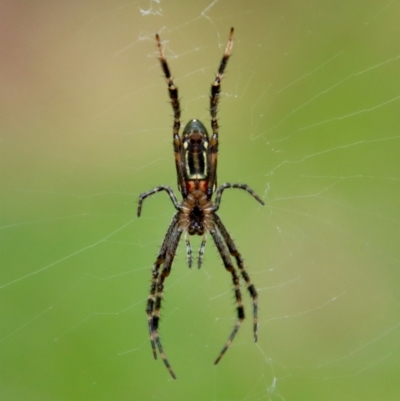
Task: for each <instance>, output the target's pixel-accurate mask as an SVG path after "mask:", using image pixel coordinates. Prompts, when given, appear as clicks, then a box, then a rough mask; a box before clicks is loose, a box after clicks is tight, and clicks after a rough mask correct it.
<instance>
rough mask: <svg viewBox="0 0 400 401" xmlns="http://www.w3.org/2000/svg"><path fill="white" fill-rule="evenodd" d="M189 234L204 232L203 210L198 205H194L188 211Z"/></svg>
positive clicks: (201, 233)
mask: <svg viewBox="0 0 400 401" xmlns="http://www.w3.org/2000/svg"><path fill="white" fill-rule="evenodd" d="M189 221H190V223H189V227H188V233H189V235H195V234H197V235H203V234H204V224H203V222H204V212H203V210H202V209H201V208H200V207H199V206H198V205H195V206H194V207H193V208H192V210H191V211H190V213H189Z"/></svg>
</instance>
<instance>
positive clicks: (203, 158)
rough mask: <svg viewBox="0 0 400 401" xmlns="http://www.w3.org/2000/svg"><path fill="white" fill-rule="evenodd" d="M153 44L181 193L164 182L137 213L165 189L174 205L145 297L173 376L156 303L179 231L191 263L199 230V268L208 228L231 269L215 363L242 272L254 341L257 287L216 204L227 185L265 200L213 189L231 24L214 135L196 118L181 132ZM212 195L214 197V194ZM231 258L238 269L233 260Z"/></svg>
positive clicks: (213, 101) (153, 337)
mask: <svg viewBox="0 0 400 401" xmlns="http://www.w3.org/2000/svg"><path fill="white" fill-rule="evenodd" d="M156 41H157V46H158V50H159V55H160V57H159V58H160V63H161V67H162V70H163V72H164V75H165V78H166V81H167V85H168V91H169V96H170V100H171V105H172V109H173V112H174V124H173V132H172V135H173V148H174V154H175V166H176V172H177V181H178V189H179V191H180V193H181V195H182V198H183V199H182V201H181V202H180V203H179V202H178V200H177V198H176V196H175V194H174V192H173V190H172V189H171V188H170V187H168V186H164V185H161V186H158V187H156V188H154V189H152V190H151V191H149V192H145V193H142V194H141V195H140V196H139V204H138V211H137V213H138V216H140V214H141V210H142V204H143V201H144V200H145V199H146V198H147V197H148V196H151V195H153V194H155V193H157V192H160V191H166V192H167V193H168V195H169V197H170V199H171V201H172V203H173V205H174V207H175V209H176V210H177V213H176V214H175V215H174V217H173V218H172V221H171V223H170V225H169V228H168V230H167V233H166V235H165V237H164V241H163V243H162V245H161V248H160V251H159V253H158V256H157V259H156V261H155V263H154V267H153V270H152V281H151V285H150V294H149V297H148V300H147V306H146V313H147V321H148V328H149V333H150V343H151V347H152V351H153V356H154V358H155V359H156V358H157V350H156V348H158V351H159V353H160V354H161V357H162V359H163V361H164V364H165V366H166V367H167V369H168V370H169V372H170V374H171V376H172V377H173V378H174V379H176V376H175V373H174V372H173V370H172V368H171V365H170V364H169V362H168V360H167V358H166V356H165V353H164V350H163V347H162V344H161V341H160V338H159V335H158V325H159V316H160V308H161V302H162V297H163V290H164V280H165V278H166V277H168V276H169V274H170V272H171V268H172V263H173V260H174V257H175V253H176V250H177V247H178V244H179V241H180V238H181V236H182V234H183V233H185V242H186V252H187V260H188V265H189V267H191V266H192V248H191V245H190V241H189V236H191V235H200V236H202V237H203V238H202V242H201V245H200V249H199V256H198V263H197V265H198V267H199V268H200V267H201V264H202V259H203V254H204V249H205V244H206V236H207V233H210V235H211V237H212V238H213V240H214V243H215V245H216V247H217V249H218V252H219V254H220V256H221V259H222V261H223V264H224V267H225V269H226V270H227V271H228V272H229V273H230V274H231V277H232V283H233V287H234V294H235V298H236V302H237V321H236V324H235V326H234V328H233V330H232V333H231V335H230V336H229V338H228V341H227V342H226V344H225V346H224V347H223V348H222V350H221V352H220V354H219V356H218V358H217V359H216V361H215V364H217V363H218V362H219V360H220V359H221V358H222V356H223V355H224V354H225V352H226V351H227V349H228V348H229V346H230V344H231V343H232V341H233V339H234V337H235V335H236V333H237V332H238V330H239V328H240V325H241V323H242V321H243V319H244V317H245V314H244V307H243V302H242V295H241V290H240V277H241V278H242V279H243V281H244V282H245V284H246V287H247V289H248V291H249V294H250V296H251V298H252V301H253V335H254V341H257V305H258V304H257V290H256V289H255V287H254V285H253V284H252V283H251V281H250V277H249V275H248V273H247V271H246V269H245V267H244V263H243V259H242V257H241V255H240V253H239V251H238V250H237V248H236V245H235V243H234V242H233V240H232V238H231V236H230V234H229V232H228V230H227V229H226V228H225V226H224V224H223V223H222V221H221V219H220V217H219V216H218V214H217V213H216V212H217V211H218V209H219V205H220V202H221V197H222V193H223V191H224V190H225V189H228V188H238V189H242V190H244V191H247V192H248V193H249V194H250V195H252V196H253V197H254V198H255V199H256V200H257V201H258V202H259V203H261V204H262V205H264V202H263V201H262V200H261V198H260V197H259V196H258V195H256V194H255V192H254V191H253V190H252V189H251V188H249V187H248V186H247V185H246V184H229V183H226V184H223V185H221V186H220V187H219V188H218V189H217V157H218V121H217V106H218V99H219V94H220V83H221V79H222V76H223V73H224V70H225V67H226V65H227V62H228V59H229V56H230V51H231V48H232V42H233V28H232V29H231V32H230V36H229V39H228V44H227V47H226V49H225V52H224V55H223V57H222V60H221V62H220V66H219V69H218V73H217V75H216V77H215V80H214V83H213V84H212V86H211V96H210V114H211V128H212V134H211V136H209V135H208V133H207V130H206V128H205V126H204V125H203V124H202V123H201V122H200V121H199V120H196V119H194V120H190V121H189V122H188V123H187V125H186V126H185V128H184V129H183V131H182V134H181V136H180V135H179V130H180V105H179V100H178V89H177V88H176V87H175V85H174V83H173V80H172V78H171V74H170V70H169V67H168V64H167V61H166V59H165V56H164V52H163V49H162V46H161V42H160V38H159V36H158V34H157V35H156ZM214 193H215V194H216V196H215V200H214V201H213V200H212V197H213V195H214ZM231 257H233V258H234V259H235V261H236V264H237V268H235V267H234V265H233V263H232V258H231Z"/></svg>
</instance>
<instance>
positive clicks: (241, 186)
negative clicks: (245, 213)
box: [214, 182, 265, 212]
mask: <svg viewBox="0 0 400 401" xmlns="http://www.w3.org/2000/svg"><path fill="white" fill-rule="evenodd" d="M228 188H238V189H243V190H244V191H246V192H248V193H249V194H250V195H251V196H252V197H253V198H254V199H255V200H256V201H257V202H259V203H261V204H262V205H265V203H264V201H263V200H262V199H261V198H260V197H259V196H258V195H257V194H256V193H255V192H254V191H253V190H252V189H251V188H250V187H249V186H248V185H247V184H230V183H229V182H227V183H225V184H222V185H221V186H220V187H219V188H218V189H217V192H216V198H215V202H214V212H216V211H217V210H218V209H219V204H220V203H221V197H222V193H223V192H224V190H225V189H228Z"/></svg>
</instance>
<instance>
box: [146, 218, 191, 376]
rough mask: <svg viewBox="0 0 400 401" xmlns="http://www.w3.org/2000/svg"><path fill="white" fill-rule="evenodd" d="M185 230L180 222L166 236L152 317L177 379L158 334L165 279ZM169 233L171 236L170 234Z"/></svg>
mask: <svg viewBox="0 0 400 401" xmlns="http://www.w3.org/2000/svg"><path fill="white" fill-rule="evenodd" d="M182 232H183V230H182V229H181V228H180V227H179V225H178V224H176V225H175V226H174V228H173V229H172V230H171V232H170V233H168V232H167V236H166V238H168V240H167V246H166V249H165V260H164V266H163V269H162V271H161V274H160V275H159V276H158V279H157V290H156V297H155V308H154V311H153V319H152V325H151V326H152V327H151V328H152V333H151V334H152V337H153V339H154V341H155V343H156V344H157V347H158V351H159V352H160V355H161V358H162V360H163V362H164V364H165V366H166V368H167V369H168V371H169V373H170V374H171V376H172V377H173V378H174V379H176V375H175V373H174V371H173V370H172V368H171V365H170V363H169V362H168V359H167V357H166V355H165V352H164V350H163V347H162V345H161V340H160V337H159V335H158V323H159V320H160V309H161V301H162V297H163V290H164V280H165V278H166V277H168V276H169V274H170V272H171V266H172V262H173V261H174V257H175V253H176V248H177V247H178V244H179V240H180V238H181V235H182ZM168 234H169V236H168Z"/></svg>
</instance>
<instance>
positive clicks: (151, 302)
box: [146, 214, 178, 359]
mask: <svg viewBox="0 0 400 401" xmlns="http://www.w3.org/2000/svg"><path fill="white" fill-rule="evenodd" d="M177 224H178V215H177V214H176V215H175V216H174V217H173V219H172V221H171V224H170V225H169V227H168V230H167V233H166V234H165V237H164V241H163V243H162V245H161V248H160V251H159V252H158V256H157V259H156V261H155V263H154V267H153V270H152V273H151V274H152V278H151V285H150V294H149V296H148V298H147V305H146V313H147V322H148V326H149V334H150V343H151V348H152V350H153V356H154V359H157V352H156V343H155V340H154V334H153V332H154V330H153V310H154V303H155V293H156V289H157V280H158V276H159V270H160V266H161V265H162V264H163V263H164V261H165V257H166V250H167V247H168V244H169V238H170V236H171V233H172V232H173V231H174V230H175V229H176V225H177Z"/></svg>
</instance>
